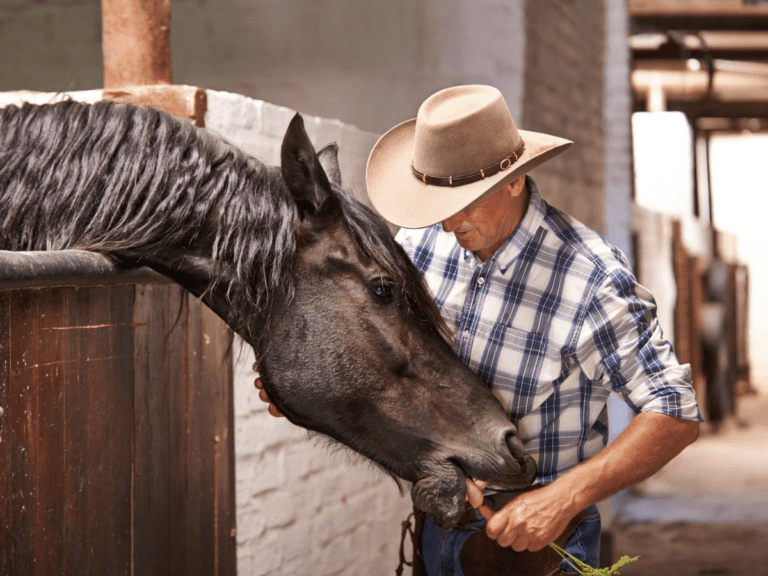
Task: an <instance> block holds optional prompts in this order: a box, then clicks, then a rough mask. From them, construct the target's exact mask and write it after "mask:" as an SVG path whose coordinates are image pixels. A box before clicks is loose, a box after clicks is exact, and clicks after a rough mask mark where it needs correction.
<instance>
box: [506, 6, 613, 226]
mask: <svg viewBox="0 0 768 576" xmlns="http://www.w3.org/2000/svg"><path fill="white" fill-rule="evenodd" d="M525 34H526V45H525V72H524V80H523V82H524V94H523V115H522V120H521V121H520V122H519V124H520V126H521V127H522V128H526V129H528V130H535V131H539V132H546V133H549V134H555V135H558V136H561V137H563V138H568V139H569V140H573V141H574V145H573V146H572V147H571V149H570V150H568V151H566V152H565V153H564V154H562V155H561V156H559V157H558V158H556V159H554V160H552V161H551V162H547V163H546V164H544V165H543V166H541V167H540V168H538V169H536V170H534V171H533V172H532V175H533V176H534V178H535V179H536V181H537V183H538V184H539V187H540V188H541V191H542V196H544V198H545V199H546V200H547V201H548V202H550V203H551V204H553V205H555V206H557V207H558V208H560V209H562V210H565V211H566V212H568V213H569V214H571V215H573V216H574V217H576V218H577V219H578V220H580V221H582V222H583V223H584V224H586V225H588V226H590V227H591V228H593V229H595V230H597V231H598V232H602V230H603V179H604V175H603V169H604V159H603V150H604V120H603V58H604V51H605V7H604V3H603V2H594V1H592V0H549V1H547V2H541V1H540V0H526V3H525Z"/></svg>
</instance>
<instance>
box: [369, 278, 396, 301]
mask: <svg viewBox="0 0 768 576" xmlns="http://www.w3.org/2000/svg"><path fill="white" fill-rule="evenodd" d="M368 291H369V292H370V293H371V296H373V298H374V300H376V301H377V302H379V303H381V304H389V303H390V302H392V300H394V299H395V287H394V285H393V284H392V282H391V281H389V280H384V279H381V280H376V281H375V282H372V283H371V284H370V285H369V287H368Z"/></svg>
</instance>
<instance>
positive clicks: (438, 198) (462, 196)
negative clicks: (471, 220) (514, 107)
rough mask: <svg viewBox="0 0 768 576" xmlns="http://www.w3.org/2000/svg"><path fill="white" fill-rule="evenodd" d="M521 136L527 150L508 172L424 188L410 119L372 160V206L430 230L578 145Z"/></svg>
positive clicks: (368, 175) (385, 214) (377, 149)
mask: <svg viewBox="0 0 768 576" xmlns="http://www.w3.org/2000/svg"><path fill="white" fill-rule="evenodd" d="M518 132H519V133H520V136H522V138H523V140H524V141H525V151H524V152H523V153H522V154H521V155H520V157H519V158H518V160H517V162H515V163H514V164H512V166H511V167H510V168H509V169H507V170H502V171H500V172H498V173H496V174H494V175H493V176H489V177H487V178H485V179H483V180H478V181H477V182H472V183H470V184H464V185H463V186H453V187H451V186H435V185H429V184H425V183H424V182H422V181H421V180H419V179H418V178H417V177H416V176H414V174H413V172H412V171H411V162H412V161H413V149H414V145H413V144H414V136H415V133H416V119H412V120H406V121H405V122H403V123H401V124H398V125H397V126H395V127H394V128H392V129H391V130H389V131H388V132H387V133H386V134H384V135H383V136H382V137H381V138H380V139H379V141H378V142H376V145H375V146H374V147H373V150H372V151H371V154H370V155H369V156H368V164H367V167H366V173H365V180H366V186H367V188H368V196H369V197H370V199H371V203H372V204H373V206H374V207H375V208H376V210H378V211H379V213H380V214H381V215H382V216H383V217H384V218H385V219H386V220H388V221H389V222H391V223H393V224H396V225H397V226H403V227H405V228H425V227H427V226H431V225H432V224H436V223H437V222H442V221H443V220H445V219H446V218H450V217H451V216H453V215H454V214H456V213H457V212H461V211H462V210H463V209H464V208H466V207H467V206H469V205H470V204H472V203H473V202H476V201H477V200H480V199H482V198H484V197H485V196H488V195H490V194H493V193H494V192H496V191H498V190H500V189H501V188H503V187H504V186H506V185H507V184H509V183H510V182H512V181H513V180H516V179H517V178H518V177H520V176H522V175H523V174H526V173H527V172H529V171H530V170H532V169H534V168H536V167H537V166H539V165H540V164H543V163H544V162H546V161H547V160H549V159H551V158H553V157H554V156H557V155H558V154H560V153H562V152H564V151H565V150H567V149H568V148H569V147H570V146H571V145H572V144H573V142H571V141H570V140H566V139H564V138H558V137H557V136H550V135H548V134H542V133H540V132H530V131H528V130H518Z"/></svg>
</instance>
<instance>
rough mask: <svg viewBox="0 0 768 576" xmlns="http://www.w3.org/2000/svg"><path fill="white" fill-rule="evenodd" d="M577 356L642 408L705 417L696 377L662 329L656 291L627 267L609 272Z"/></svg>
mask: <svg viewBox="0 0 768 576" xmlns="http://www.w3.org/2000/svg"><path fill="white" fill-rule="evenodd" d="M576 356H577V361H578V362H579V364H580V366H581V368H582V370H583V371H584V373H585V374H587V375H588V376H589V378H590V379H591V380H593V381H601V382H603V383H604V384H605V385H606V386H609V387H610V388H611V390H613V391H614V392H616V393H617V394H619V395H620V396H621V397H622V398H623V399H624V400H625V401H626V402H627V403H628V404H629V406H630V407H631V408H632V409H633V410H634V411H635V412H637V413H640V412H658V413H661V414H667V415H669V416H674V417H676V418H684V419H688V420H697V421H702V420H703V418H702V417H701V413H700V412H699V408H698V404H697V402H696V395H695V393H694V390H693V385H692V382H691V369H690V366H689V365H688V364H684V365H681V364H680V363H679V361H678V359H677V357H676V356H675V353H674V352H673V350H672V345H671V343H670V342H669V340H667V339H666V338H665V337H664V335H663V334H662V331H661V327H660V326H659V322H658V319H657V318H656V303H655V301H654V299H653V296H652V295H651V293H650V292H649V291H648V290H647V289H646V288H645V287H643V286H642V285H640V284H638V283H637V282H636V280H635V279H634V277H633V276H632V275H631V274H630V273H629V272H627V271H625V270H614V271H613V272H612V273H610V274H608V275H606V278H605V281H604V282H602V283H601V285H600V286H599V288H598V289H597V291H596V293H595V296H594V298H593V300H592V303H591V305H590V306H589V308H588V310H587V316H586V321H585V322H584V326H583V329H582V334H581V335H580V338H579V344H578V347H577V354H576Z"/></svg>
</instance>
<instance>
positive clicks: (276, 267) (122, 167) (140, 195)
mask: <svg viewBox="0 0 768 576" xmlns="http://www.w3.org/2000/svg"><path fill="white" fill-rule="evenodd" d="M339 198H340V207H341V212H342V216H343V220H344V223H345V225H346V226H347V227H348V229H349V230H350V232H351V233H352V235H353V236H354V237H355V239H356V240H357V242H358V244H359V246H360V248H361V250H362V251H363V253H364V254H365V255H366V256H367V257H369V258H371V259H372V260H374V261H375V262H376V263H377V264H378V265H379V266H380V267H382V268H383V269H384V270H385V271H386V273H387V274H388V275H389V276H391V277H392V278H393V279H394V280H395V281H396V282H397V283H398V284H401V285H402V286H404V292H405V299H406V302H407V303H408V307H409V310H410V311H411V313H413V314H416V315H417V318H418V319H419V320H420V323H421V324H422V325H424V326H427V327H429V326H432V329H433V330H434V326H440V327H442V326H444V325H443V324H442V321H441V319H440V315H439V312H438V311H437V309H436V308H435V306H434V304H433V302H432V299H431V298H430V297H429V294H428V292H427V291H426V289H425V288H424V287H423V284H422V281H421V279H420V277H419V275H418V272H417V271H416V269H415V268H414V267H413V266H412V265H410V262H409V261H408V258H407V256H406V255H405V253H404V252H403V251H402V250H401V249H400V247H399V246H398V245H397V244H396V243H395V242H394V240H393V239H392V237H391V235H390V234H389V231H388V229H387V228H386V226H385V225H384V224H383V222H382V221H381V219H380V218H379V217H378V216H376V215H375V214H373V213H372V212H371V211H370V210H368V209H367V208H366V207H365V206H363V205H362V204H360V203H359V202H357V201H356V200H354V199H353V198H351V197H350V196H349V195H347V194H345V193H343V192H341V191H340V195H339ZM298 219H299V214H298V213H297V209H296V204H295V202H294V201H293V199H292V197H291V195H290V193H289V192H288V190H287V188H286V186H285V185H284V183H283V180H282V176H281V173H280V170H279V169H277V168H275V167H271V166H268V165H266V164H264V163H262V162H260V161H258V160H256V159H254V158H251V157H249V156H247V155H245V154H243V153H242V152H241V151H239V150H238V149H237V148H235V147H234V146H231V145H229V144H226V143H225V142H223V141H222V140H221V139H219V138H217V137H215V136H213V135H211V134H210V133H208V132H205V131H204V130H200V129H197V128H195V127H194V126H192V124H191V123H189V122H187V121H183V120H179V119H177V118H174V117H172V116H170V115H169V114H167V113H164V112H162V111H158V110H155V109H152V108H147V107H137V106H133V105H128V104H116V103H108V102H99V103H96V104H92V105H89V104H82V103H78V102H74V101H71V100H67V101H63V102H59V103H55V104H48V105H31V104H24V105H22V106H21V107H17V106H9V107H7V108H5V109H2V110H0V249H5V250H64V249H83V250H91V251H94V252H100V253H103V254H106V255H108V256H110V257H112V258H113V259H115V261H117V262H119V263H121V264H123V265H141V264H143V263H145V262H146V261H150V260H152V258H153V257H154V256H156V255H162V254H164V253H167V252H168V251H169V250H177V251H184V250H189V251H190V252H193V251H194V250H195V249H199V247H200V246H203V247H205V249H206V250H207V253H206V254H199V255H200V256H205V257H208V258H211V259H212V261H213V262H214V263H215V265H216V266H217V267H218V269H219V271H220V274H218V278H219V282H226V284H227V285H226V299H227V304H228V305H229V306H231V308H232V309H233V310H234V311H235V312H236V313H237V315H238V319H239V323H242V324H243V325H253V323H254V321H257V322H258V323H259V324H260V325H261V326H262V327H263V328H265V329H268V326H269V320H270V314H271V312H272V311H273V310H275V309H276V308H277V307H279V305H280V304H282V303H284V302H286V301H288V300H290V298H291V297H292V294H293V283H292V274H291V270H292V266H293V262H294V257H295V252H296V239H295V233H294V232H295V228H296V225H297V222H298ZM193 255H194V254H193ZM213 288H214V286H210V287H209V289H213ZM252 344H253V342H252Z"/></svg>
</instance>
